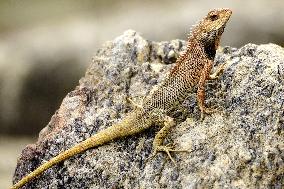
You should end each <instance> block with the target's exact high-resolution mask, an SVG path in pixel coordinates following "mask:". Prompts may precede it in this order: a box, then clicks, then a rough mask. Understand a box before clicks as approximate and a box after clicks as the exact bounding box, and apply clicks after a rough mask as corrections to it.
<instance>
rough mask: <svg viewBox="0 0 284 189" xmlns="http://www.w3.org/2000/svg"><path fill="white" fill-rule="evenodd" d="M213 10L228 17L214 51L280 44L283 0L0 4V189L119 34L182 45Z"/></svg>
mask: <svg viewBox="0 0 284 189" xmlns="http://www.w3.org/2000/svg"><path fill="white" fill-rule="evenodd" d="M212 2H214V3H212ZM217 7H228V8H231V9H232V10H233V16H232V17H231V20H230V22H229V24H228V25H227V28H226V30H225V33H224V35H223V37H222V42H221V44H222V46H233V47H241V46H243V45H245V44H247V43H255V44H262V43H276V44H278V45H281V46H283V45H284V34H283V32H284V11H283V9H284V1H283V0H274V1H267V0H250V1H236V0H231V1H229V0H219V1H211V0H200V1H193V0H179V1H172V0H157V1H150V0H146V1H133V0H123V1H122V0H108V1H107V0H83V1H77V0H60V1H58V0H49V1H38V0H25V1H21V0H6V1H4V0H0V154H1V157H0V188H7V187H8V186H9V185H10V184H11V179H12V175H13V171H14V168H15V166H16V159H17V157H18V155H19V153H20V152H21V149H22V148H24V147H25V146H26V145H27V144H28V143H33V142H35V141H36V137H37V135H38V133H39V131H40V130H41V129H42V128H43V127H44V126H45V125H46V124H47V123H48V122H49V120H50V117H51V116H52V115H53V114H54V112H55V111H56V109H58V107H59V106H60V103H61V101H62V99H63V98H64V96H65V95H66V94H67V93H68V92H70V91H71V90H73V89H74V87H75V86H76V85H77V84H78V80H79V79H80V78H81V77H82V76H83V75H84V72H85V70H86V68H87V67H88V65H89V63H90V60H91V58H92V55H94V54H95V52H96V50H97V49H98V48H100V46H102V44H103V43H104V42H105V41H107V40H112V39H113V38H115V37H116V36H119V35H121V34H122V33H123V31H125V30H127V29H134V30H136V31H138V32H140V33H141V34H142V35H143V36H144V37H145V38H146V39H149V40H155V41H162V40H171V39H176V38H179V39H186V33H187V32H188V31H189V29H190V26H191V25H193V24H195V23H196V22H197V20H199V19H201V18H202V17H204V16H205V15H206V14H207V12H208V10H210V9H212V8H217Z"/></svg>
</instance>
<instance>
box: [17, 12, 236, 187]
mask: <svg viewBox="0 0 284 189" xmlns="http://www.w3.org/2000/svg"><path fill="white" fill-rule="evenodd" d="M231 14H232V11H231V10H229V9H216V10H212V11H210V12H209V13H208V15H207V16H206V17H205V18H204V19H203V20H201V21H200V22H199V23H198V25H196V26H195V27H194V28H193V30H192V32H191V34H190V35H189V37H188V44H187V48H186V51H184V52H183V53H182V54H181V55H180V56H179V58H178V60H177V62H176V65H175V66H174V67H173V68H172V70H171V71H170V73H169V74H168V76H167V77H166V79H165V80H164V81H163V82H162V83H161V84H160V85H159V86H158V87H156V89H155V90H153V91H152V92H151V93H150V94H149V95H148V96H147V97H146V98H145V99H144V100H143V103H142V105H136V104H135V103H133V102H132V101H131V102H132V103H133V105H134V106H135V109H134V110H133V111H132V112H131V113H129V114H128V115H127V116H126V117H125V118H124V119H123V120H122V121H121V122H119V123H117V124H114V125H113V126H111V127H109V128H107V129H105V130H103V131H100V132H99V133H97V134H95V135H94V136H92V137H90V138H88V139H86V140H85V141H83V142H81V143H79V144H77V145H75V146H74V147H72V148H70V149H68V150H66V151H64V152H62V153H60V154H59V155H57V156H56V157H54V158H52V159H51V160H49V161H48V162H46V163H44V164H43V165H41V166H40V167H38V168H37V169H36V170H34V171H33V172H31V173H30V174H28V175H27V176H25V177H24V178H22V179H21V180H20V181H19V182H18V183H16V184H15V185H14V186H12V189H17V188H20V187H22V186H23V185H24V184H26V183H27V182H29V181H30V180H32V179H34V178H35V177H37V176H38V175H40V174H41V173H42V172H44V171H45V170H46V169H48V168H50V167H51V166H53V165H55V164H57V163H59V162H61V161H64V160H65V159H67V158H69V157H72V156H74V155H76V154H78V153H82V152H84V151H86V150H87V149H89V148H93V147H96V146H100V145H103V144H105V143H108V142H110V141H112V140H114V139H117V138H122V137H125V136H129V135H134V134H137V133H140V132H142V131H144V130H145V129H147V128H149V127H151V126H153V125H162V124H163V125H164V127H163V128H162V129H161V130H160V131H159V132H158V133H157V135H156V136H155V139H154V142H153V149H154V150H153V154H154V155H155V154H156V153H157V152H158V151H164V152H166V153H167V154H168V156H169V157H170V159H171V160H172V161H173V162H174V160H173V159H172V157H171V155H170V152H172V151H178V150H173V149H172V148H171V147H169V146H168V145H166V146H163V141H164V139H165V137H166V135H167V134H168V132H169V131H170V129H171V127H172V126H173V125H174V121H173V119H172V118H170V117H169V116H167V114H168V113H170V112H171V111H172V110H173V109H176V108H178V104H180V103H181V102H182V101H184V99H185V98H186V97H187V95H188V94H189V92H190V91H191V90H192V88H193V87H194V86H196V85H198V91H197V100H198V106H199V108H200V110H201V115H202V117H203V115H204V113H210V112H212V110H210V109H208V108H206V107H205V104H204V98H205V90H204V85H205V81H206V80H207V79H215V78H217V77H218V75H219V74H220V73H221V72H222V70H223V67H220V68H219V69H218V70H217V72H216V73H214V74H212V75H209V74H210V72H211V68H212V66H213V61H214V57H215V53H216V49H217V48H218V46H219V42H220V37H221V35H222V33H223V31H224V28H225V26H226V23H227V22H228V20H229V18H230V16H231Z"/></svg>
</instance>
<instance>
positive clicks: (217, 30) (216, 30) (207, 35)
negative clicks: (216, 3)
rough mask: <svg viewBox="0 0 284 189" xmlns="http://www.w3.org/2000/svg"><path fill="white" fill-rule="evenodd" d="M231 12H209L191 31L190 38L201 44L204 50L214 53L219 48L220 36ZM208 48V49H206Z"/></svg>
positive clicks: (218, 10)
mask: <svg viewBox="0 0 284 189" xmlns="http://www.w3.org/2000/svg"><path fill="white" fill-rule="evenodd" d="M231 14H232V11H231V10H230V9H215V10H212V11H210V12H209V13H208V14H207V16H206V17H205V18H204V19H202V20H201V21H200V22H199V23H198V24H197V25H196V26H195V28H194V29H193V31H192V33H191V36H189V39H191V38H192V37H193V38H194V39H195V40H198V42H199V43H201V44H202V45H203V46H204V47H205V50H206V51H207V50H208V51H209V52H208V53H210V51H212V52H211V53H214V55H215V52H213V51H216V49H217V48H218V46H219V43H220V38H221V35H222V33H223V31H224V28H225V26H226V23H227V22H228V20H229V18H230V16H231ZM206 48H209V49H206Z"/></svg>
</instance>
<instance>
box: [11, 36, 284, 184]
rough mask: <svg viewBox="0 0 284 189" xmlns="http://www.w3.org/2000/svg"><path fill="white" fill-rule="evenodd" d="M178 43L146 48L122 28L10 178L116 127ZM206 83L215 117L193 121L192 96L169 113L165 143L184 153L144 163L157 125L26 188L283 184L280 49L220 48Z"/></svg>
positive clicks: (283, 57) (283, 67)
mask: <svg viewBox="0 0 284 189" xmlns="http://www.w3.org/2000/svg"><path fill="white" fill-rule="evenodd" d="M184 45H185V42H184V41H181V40H173V41H170V42H159V43H157V42H152V41H147V40H145V39H143V38H142V37H141V36H140V35H139V34H137V33H136V32H135V31H127V32H125V33H124V34H123V35H122V36H119V37H117V38H116V39H115V40H113V41H110V42H107V43H106V44H105V45H104V47H102V48H101V49H100V50H99V51H98V52H97V54H96V56H95V57H94V59H93V63H92V64H91V66H90V67H89V69H88V70H87V72H86V75H85V77H83V78H82V79H81V80H80V84H79V86H78V87H77V88H76V89H75V90H74V91H72V92H70V93H69V94H68V95H67V96H66V97H65V99H64V100H63V102H62V104H61V107H60V108H59V110H58V111H57V112H56V113H55V114H54V116H53V117H52V118H51V121H50V123H49V124H48V125H47V126H46V127H45V128H44V129H43V130H42V131H41V133H40V135H39V138H38V141H37V143H36V144H32V145H29V146H27V147H26V148H25V149H24V150H23V152H22V154H21V156H20V158H19V160H18V165H17V168H16V171H15V175H14V178H13V180H14V182H15V181H17V180H19V179H20V178H21V177H23V176H24V175H26V174H27V173H28V172H29V171H31V170H33V169H35V168H36V167H38V166H39V165H40V164H41V163H43V162H45V161H47V160H49V159H50V158H52V157H54V156H56V155H57V154H58V153H59V152H61V151H63V150H66V149H68V148H70V147H72V146H73V145H75V144H77V143H79V142H81V141H83V140H84V139H86V138H88V137H90V136H92V135H93V134H95V133H97V132H99V131H100V130H102V129H104V128H106V127H109V126H110V125H112V124H113V123H115V122H117V121H119V120H120V119H122V118H123V117H124V115H125V114H126V113H127V112H129V111H131V107H130V105H129V104H127V102H126V100H125V99H126V97H128V96H130V97H132V98H134V100H135V101H137V102H139V101H140V100H141V99H140V98H139V97H143V96H145V95H146V94H147V93H149V91H150V90H151V88H152V86H153V85H155V84H156V83H159V82H160V81H161V80H162V79H163V77H164V76H165V73H166V72H167V71H168V70H169V68H170V67H171V66H172V65H171V63H174V62H175V60H176V57H177V54H178V52H180V51H181V50H182V49H183V48H184ZM223 63H227V66H226V69H225V72H224V74H223V75H222V76H221V78H220V79H219V80H216V81H208V84H207V87H206V91H207V93H206V96H207V101H206V104H207V105H208V106H210V107H215V108H217V109H218V112H216V113H214V114H212V115H208V116H206V117H205V119H204V120H203V121H201V120H200V111H199V109H198V107H197V103H196V98H195V92H196V91H193V92H192V94H190V95H189V96H188V98H187V99H186V101H185V102H184V103H183V104H182V105H181V110H182V111H176V112H174V113H173V116H174V117H175V118H176V120H178V122H179V124H178V125H177V126H176V127H175V128H174V129H173V131H172V132H171V134H170V135H169V136H168V138H167V140H168V141H171V142H174V143H175V144H176V148H181V149H188V150H190V152H181V153H174V154H173V156H174V158H175V160H176V161H177V166H175V165H174V164H173V163H172V162H171V161H169V159H168V157H167V156H166V155H165V154H162V153H160V154H158V155H157V156H156V157H155V158H153V159H152V160H149V161H146V159H147V157H149V155H150V153H151V150H152V142H153V138H154V135H155V132H156V131H158V128H151V129H149V130H148V131H146V132H144V133H141V134H139V135H136V136H131V137H127V138H124V139H120V140H117V141H114V142H110V143H108V144H106V145H103V146H101V147H98V148H94V149H90V150H87V151H86V152H85V153H82V154H79V155H76V156H74V157H72V158H70V159H68V160H66V161H64V162H63V163H60V164H58V165H56V166H54V167H52V168H51V169H49V170H47V171H46V172H45V173H44V174H43V175H41V176H40V177H39V178H37V179H35V180H34V181H33V182H31V183H29V184H28V185H26V188H270V187H274V188H281V187H283V186H284V185H283V183H284V180H283V179H284V178H283V174H284V163H283V158H284V154H283V152H284V144H283V140H284V135H283V128H284V118H283V115H284V110H283V108H284V95H283V92H284V50H283V48H281V47H279V46H277V45H274V44H268V45H253V44H248V45H246V46H244V47H242V48H240V49H235V48H230V47H225V48H223V49H220V50H219V51H218V53H217V56H216V65H218V64H223Z"/></svg>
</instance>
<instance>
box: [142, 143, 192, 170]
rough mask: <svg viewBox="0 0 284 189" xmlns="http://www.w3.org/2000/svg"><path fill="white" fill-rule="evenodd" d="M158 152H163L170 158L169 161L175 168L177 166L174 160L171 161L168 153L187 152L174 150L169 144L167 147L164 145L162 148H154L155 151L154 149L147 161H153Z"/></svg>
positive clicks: (171, 158)
mask: <svg viewBox="0 0 284 189" xmlns="http://www.w3.org/2000/svg"><path fill="white" fill-rule="evenodd" d="M158 152H165V153H166V154H167V155H168V157H169V158H170V160H171V161H172V162H173V163H174V165H175V166H177V164H176V162H175V160H174V159H173V157H172V156H171V153H170V152H189V150H175V149H174V147H173V144H171V143H169V144H167V145H164V146H156V147H155V149H154V152H153V153H152V155H151V156H150V157H149V158H148V159H147V161H148V160H150V159H153V158H154V157H155V156H156V155H157V153H158Z"/></svg>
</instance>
